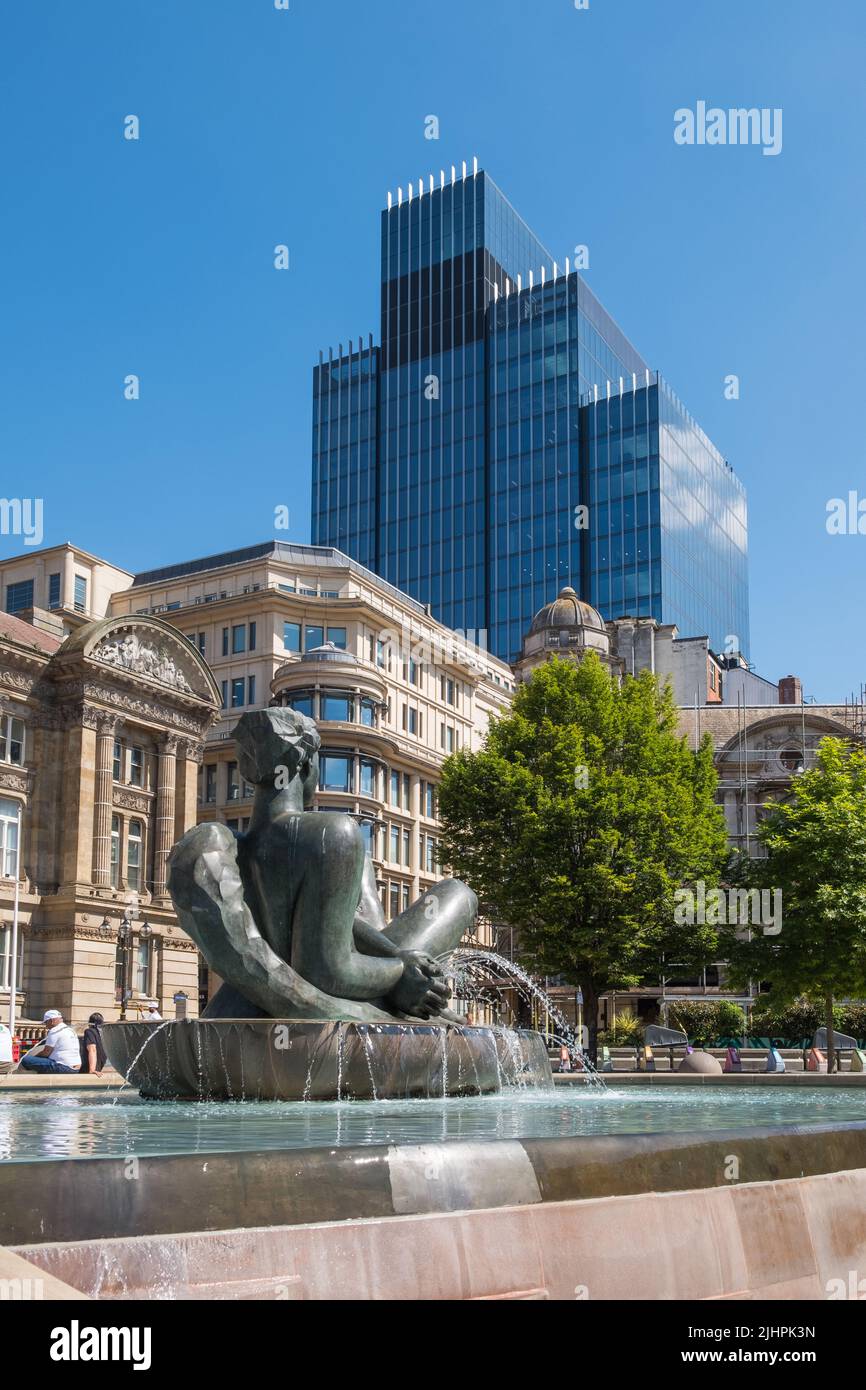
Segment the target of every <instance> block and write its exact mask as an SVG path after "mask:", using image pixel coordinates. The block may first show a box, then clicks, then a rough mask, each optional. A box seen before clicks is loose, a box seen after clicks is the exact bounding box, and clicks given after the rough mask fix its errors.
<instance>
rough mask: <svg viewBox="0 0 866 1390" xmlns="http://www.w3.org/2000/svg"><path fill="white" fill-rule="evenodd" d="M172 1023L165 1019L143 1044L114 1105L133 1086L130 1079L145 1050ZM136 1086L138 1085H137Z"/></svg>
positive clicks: (131, 1063) (128, 1069)
mask: <svg viewBox="0 0 866 1390" xmlns="http://www.w3.org/2000/svg"><path fill="white" fill-rule="evenodd" d="M171 1022H173V1020H172V1019H170V1018H167V1019H165V1021H164V1022H163V1023H160V1024H159V1026H158V1027H157V1028H154V1029H153V1031H152V1032H151V1033H150V1034H149V1035H148V1037H146V1038H145V1040H144V1042H143V1043H142V1045H141V1047H140V1048H139V1049H138V1051H137V1052H136V1054H135V1056H134V1057H133V1059H132V1061H131V1062H130V1064H129V1066H128V1067H127V1068H126V1077H125V1079H124V1082H123V1085H122V1086H119V1087H118V1089H117V1094H116V1096H115V1097H114V1100H113V1101H112V1102H111V1103H112V1105H116V1104H117V1102H118V1100H119V1099H120V1096H121V1093H122V1092H123V1091H125V1090H126V1088H127V1086H131V1085H132V1082H131V1081H130V1080H129V1078H130V1076H131V1075H132V1072H133V1069H134V1068H135V1065H136V1063H137V1062H138V1060H139V1058H140V1057H141V1054H142V1053H143V1052H144V1050H145V1049H146V1048H148V1047H150V1044H151V1043H152V1042H153V1040H154V1038H155V1037H156V1035H157V1033H161V1032H162V1030H163V1028H167V1027H168V1025H169V1024H170V1023H171ZM136 1084H138V1083H136Z"/></svg>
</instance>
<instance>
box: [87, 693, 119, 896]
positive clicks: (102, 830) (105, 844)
mask: <svg viewBox="0 0 866 1390" xmlns="http://www.w3.org/2000/svg"><path fill="white" fill-rule="evenodd" d="M117 722H118V721H117V719H116V718H114V716H113V715H110V714H106V715H100V716H99V718H98V722H97V725H96V767H95V769H94V778H93V882H94V883H95V884H96V886H97V887H98V888H108V887H109V886H110V883H111V813H112V804H113V801H112V792H113V778H112V767H113V761H114V735H115V732H116V730H117Z"/></svg>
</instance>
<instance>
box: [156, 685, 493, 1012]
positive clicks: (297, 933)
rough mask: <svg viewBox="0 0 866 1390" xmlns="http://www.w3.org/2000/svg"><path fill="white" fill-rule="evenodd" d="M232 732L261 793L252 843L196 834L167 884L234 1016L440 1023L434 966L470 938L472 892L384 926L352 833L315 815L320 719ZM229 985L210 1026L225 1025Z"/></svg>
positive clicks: (219, 832)
mask: <svg viewBox="0 0 866 1390" xmlns="http://www.w3.org/2000/svg"><path fill="white" fill-rule="evenodd" d="M233 733H234V738H235V740H236V743H237V750H238V762H239V765H240V773H241V776H242V777H244V778H245V780H246V781H248V782H252V783H253V784H254V785H255V788H256V792H255V800H254V803H253V810H252V815H251V817H250V823H249V828H248V830H247V833H246V834H245V835H240V836H239V837H238V838H237V840H235V837H234V836H232V834H231V832H230V831H229V830H228V829H227V828H226V827H225V826H219V825H215V824H213V823H210V824H207V825H199V826H196V827H195V829H194V830H191V831H189V832H188V833H187V834H186V835H185V836H184V838H183V839H182V840H181V841H180V842H179V844H178V845H177V846H176V847H175V849H174V851H173V852H172V856H171V860H170V878H169V886H170V890H171V893H172V897H173V899H174V901H175V906H176V907H177V910H178V914H179V918H180V921H181V925H182V926H183V927H184V928H185V930H187V931H188V932H189V933H190V935H192V936H193V937H194V939H195V940H196V941H197V942H198V944H199V946H200V948H201V949H202V951H203V953H204V954H205V956H206V957H208V958H209V960H210V963H211V965H212V967H213V969H214V970H215V971H216V972H217V973H218V974H220V975H221V976H222V978H223V979H224V980H225V981H226V983H227V985H229V986H230V987H232V988H233V990H234V991H236V992H237V993H236V998H237V995H239V996H241V998H240V1000H239V1001H238V1002H237V1003H236V1004H235V1007H236V1008H237V1007H240V1006H241V1005H242V1004H243V1003H244V1001H245V999H251V1000H252V1001H253V1002H254V1003H255V1004H258V1005H259V1008H260V1009H261V1010H262V1011H263V1012H266V1013H269V1014H270V1016H271V1017H280V1016H288V1015H290V1014H291V1012H292V1010H293V1009H295V1010H297V1006H298V1005H299V1004H300V1005H301V1011H302V1012H303V1014H304V1016H307V1017H310V1016H312V1017H317V1016H318V1017H322V1016H323V1014H322V1003H323V1002H325V1001H323V999H322V996H327V997H328V999H329V1000H330V1002H331V1003H336V1004H338V1003H340V1002H341V1001H342V1002H347V1001H361V1002H364V1003H369V1004H370V1005H373V1006H375V1009H376V1010H383V1011H384V1012H385V1014H387V1015H390V1016H392V1017H393V1016H395V1015H396V1016H403V1017H406V1016H408V1017H416V1018H422V1019H428V1018H435V1017H437V1016H438V1015H440V1014H441V1013H442V1012H443V1010H444V1009H445V1008H446V1005H447V1002H448V997H449V991H448V986H447V984H446V982H445V979H444V977H443V974H442V969H441V966H440V965H439V964H437V959H436V958H437V957H439V956H442V955H445V954H446V953H448V952H450V951H452V950H453V949H454V948H455V947H456V946H457V945H458V943H459V942H460V939H461V937H462V936H463V934H464V932H466V931H467V930H468V929H469V928H470V927H471V925H472V923H473V922H474V920H475V916H476V913H477V911H478V900H477V898H476V896H475V894H474V893H473V892H472V890H471V889H470V888H468V887H467V886H466V885H465V884H463V883H460V882H458V881H457V880H456V879H447V880H445V881H444V882H442V883H438V884H436V885H435V886H434V887H433V888H431V889H430V890H429V892H427V893H426V894H425V895H424V897H423V898H422V899H421V900H420V901H418V902H416V903H414V904H412V905H411V906H410V907H409V908H407V909H406V911H405V912H402V913H401V914H400V915H399V916H398V917H395V918H394V919H393V920H392V921H391V923H390V924H388V923H386V921H385V917H384V914H383V912H382V907H381V903H380V901H379V895H378V892H377V890H376V880H375V875H374V872H373V865H372V861H371V859H370V857H369V856H368V855H367V853H366V849H365V845H364V840H363V836H362V834H361V830H360V827H359V826H358V824H357V822H356V821H355V820H353V819H352V817H351V816H348V815H344V814H341V813H322V812H314V811H313V810H312V807H313V802H314V797H315V793H316V787H317V784H318V777H319V748H320V743H321V740H320V738H319V733H318V730H317V728H316V725H315V724H314V722H313V721H312V720H311V719H308V718H307V717H306V716H305V715H302V714H300V713H298V712H297V711H296V710H293V709H289V708H282V707H272V708H270V709H267V710H261V711H257V712H254V713H249V714H245V715H244V716H243V717H242V718H241V720H240V721H239V723H238V724H237V726H236V728H235V729H234V731H233ZM235 860H236V868H237V873H238V874H239V877H240V884H239V885H238V884H237V883H235V881H234V879H233V869H234V861H235ZM241 888H242V897H243V903H242V905H241V904H239V903H238V901H237V897H238V893H239V891H240V889H241ZM244 909H246V911H244ZM259 937H261V939H262V941H263V942H264V943H266V947H268V948H270V949H269V950H263V949H262V946H261V942H259V940H258V938H259ZM275 958H276V966H275V964H274V960H275ZM286 964H287V965H288V966H289V967H290V968H289V970H288V971H285V970H284V969H283V970H282V971H281V970H280V969H278V968H277V966H285V965H286ZM263 977H265V978H263ZM304 982H306V983H307V984H308V985H312V986H314V988H315V990H316V991H320V995H319V997H318V1000H316V999H314V998H312V997H309V996H308V995H305V994H304V990H303V985H304ZM225 988H226V986H223V989H222V990H220V991H219V992H218V994H217V996H216V999H215V1000H214V1001H213V1006H209V1007H208V1010H207V1015H206V1016H208V1017H214V1016H219V1015H222V1016H226V1015H225V1012H224V1010H225V1007H227V1003H223V1004H221V1003H220V1002H219V1000H220V995H221V994H222V993H223V990H225ZM281 994H282V995H283V998H282V999H279V998H278V996H279V995H281ZM317 1002H318V1011H317V1007H316V1005H317ZM235 1016H238V1015H237V1013H236V1014H235ZM325 1016H329V1017H337V1016H342V1015H341V1012H340V1010H339V1009H334V1010H328V1012H327V1013H326V1014H325ZM349 1016H352V1015H351V1014H349ZM356 1016H359V1017H364V1016H365V1015H364V1014H363V1011H362V1012H361V1013H360V1014H357V1011H356ZM372 1017H381V1014H380V1013H376V1012H374V1013H373V1014H372Z"/></svg>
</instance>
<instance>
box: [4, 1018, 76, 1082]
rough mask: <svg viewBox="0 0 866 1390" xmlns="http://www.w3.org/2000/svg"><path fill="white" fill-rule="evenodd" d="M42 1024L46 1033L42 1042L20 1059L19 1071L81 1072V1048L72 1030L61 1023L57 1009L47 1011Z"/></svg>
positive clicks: (61, 1019)
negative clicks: (46, 1027) (45, 1027)
mask: <svg viewBox="0 0 866 1390" xmlns="http://www.w3.org/2000/svg"><path fill="white" fill-rule="evenodd" d="M42 1022H43V1023H47V1024H48V1025H49V1026H48V1032H47V1033H46V1034H45V1038H44V1039H43V1041H42V1042H41V1043H40V1044H39V1045H38V1046H37V1047H34V1048H31V1050H30V1051H29V1052H28V1053H27V1056H26V1057H22V1058H21V1061H20V1062H19V1064H18V1065H19V1069H20V1070H21V1071H41V1072H72V1071H80V1070H81V1048H80V1046H79V1042H78V1038H77V1036H76V1034H75V1032H74V1030H73V1029H72V1028H70V1027H69V1025H68V1024H66V1023H64V1022H63V1015H62V1014H61V1012H60V1010H59V1009H48V1010H47V1012H46V1013H45V1015H44V1017H43V1019H42Z"/></svg>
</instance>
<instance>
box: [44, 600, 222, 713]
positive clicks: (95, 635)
mask: <svg viewBox="0 0 866 1390" xmlns="http://www.w3.org/2000/svg"><path fill="white" fill-rule="evenodd" d="M82 657H83V658H84V660H85V661H86V662H87V663H90V664H91V671H92V670H93V666H94V665H95V666H98V667H101V668H102V670H103V671H104V672H105V680H106V682H107V683H108V684H111V681H110V679H109V673H110V672H112V673H114V675H115V676H116V677H117V678H118V679H117V681H116V684H117V685H118V686H120V687H123V688H125V689H126V690H130V689H134V688H135V687H136V686H139V683H140V692H139V693H140V695H142V696H144V695H145V693H146V694H147V695H148V696H150V698H159V697H158V692H157V690H156V689H155V688H154V687H159V688H161V689H162V690H163V691H165V692H166V693H169V692H170V693H171V694H172V695H174V696H176V697H179V698H180V700H181V702H184V701H186V700H189V699H193V700H203V701H205V702H206V703H207V704H208V705H210V706H211V709H212V711H214V712H215V711H216V710H218V709H219V691H218V690H217V686H216V683H215V681H214V678H213V676H212V674H211V672H210V669H209V667H208V666H207V663H206V662H205V661H204V659H203V657H202V656H201V655H200V653H199V652H198V650H197V649H196V648H195V647H194V646H193V645H192V643H191V642H190V641H189V640H188V639H187V638H186V637H184V636H183V634H182V633H180V632H178V630H177V628H176V627H173V626H172V625H171V624H170V623H166V622H163V621H162V620H161V619H159V618H155V617H150V616H139V615H137V614H136V615H135V616H130V617H125V618H103V619H102V620H101V621H99V622H96V623H88V624H87V626H86V627H82V628H79V629H78V631H77V632H75V633H74V634H73V635H72V636H70V637H69V638H68V639H67V641H66V642H64V644H63V646H62V647H61V648H60V651H59V652H58V653H57V655H56V657H55V659H54V660H55V663H56V664H57V666H58V667H59V671H58V674H60V673H61V672H62V673H63V674H64V675H65V674H66V673H67V672H68V673H70V674H71V672H72V671H73V670H74V668H75V665H76V663H77V662H78V661H80V659H81V658H82Z"/></svg>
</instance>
